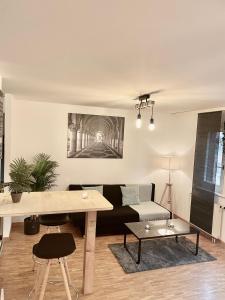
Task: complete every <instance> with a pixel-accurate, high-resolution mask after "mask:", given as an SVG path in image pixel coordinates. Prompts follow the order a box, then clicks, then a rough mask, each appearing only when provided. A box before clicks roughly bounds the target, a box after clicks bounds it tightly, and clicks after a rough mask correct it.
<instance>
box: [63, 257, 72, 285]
mask: <svg viewBox="0 0 225 300" xmlns="http://www.w3.org/2000/svg"><path fill="white" fill-rule="evenodd" d="M63 261H64V266H65V270H66V276H67V279H68V283H69V285H71V277H70V272H69V268H68V264H67V258H66V257H64V258H63Z"/></svg>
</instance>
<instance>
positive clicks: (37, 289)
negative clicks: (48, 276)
mask: <svg viewBox="0 0 225 300" xmlns="http://www.w3.org/2000/svg"><path fill="white" fill-rule="evenodd" d="M45 267H46V265H40V264H37V274H36V279H35V283H34V299H35V300H36V299H38V294H39V292H40V287H41V280H42V278H43V275H44V271H45Z"/></svg>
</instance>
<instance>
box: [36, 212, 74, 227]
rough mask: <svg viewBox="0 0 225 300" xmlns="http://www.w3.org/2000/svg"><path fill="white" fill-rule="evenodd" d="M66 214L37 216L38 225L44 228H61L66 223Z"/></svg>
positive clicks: (67, 218)
mask: <svg viewBox="0 0 225 300" xmlns="http://www.w3.org/2000/svg"><path fill="white" fill-rule="evenodd" d="M68 221H69V217H68V214H49V215H41V216H39V223H40V224H41V225H44V226H61V225H64V224H66V223H68Z"/></svg>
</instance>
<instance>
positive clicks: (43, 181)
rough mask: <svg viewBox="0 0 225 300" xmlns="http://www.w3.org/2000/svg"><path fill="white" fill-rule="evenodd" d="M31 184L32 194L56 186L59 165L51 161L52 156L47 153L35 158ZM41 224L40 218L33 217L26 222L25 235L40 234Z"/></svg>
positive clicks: (26, 219)
mask: <svg viewBox="0 0 225 300" xmlns="http://www.w3.org/2000/svg"><path fill="white" fill-rule="evenodd" d="M32 166H33V168H32V176H33V178H34V180H33V182H32V183H31V186H30V187H31V191H32V192H43V191H46V190H49V189H51V188H52V187H53V186H54V185H55V181H56V178H57V175H58V174H56V168H57V167H58V163H57V162H56V161H54V160H51V156H50V155H48V154H45V153H39V154H37V155H36V156H35V157H34V158H33V164H32ZM39 230H40V224H39V219H38V216H35V215H33V216H31V217H28V218H25V220H24V234H28V235H32V234H36V233H38V232H39Z"/></svg>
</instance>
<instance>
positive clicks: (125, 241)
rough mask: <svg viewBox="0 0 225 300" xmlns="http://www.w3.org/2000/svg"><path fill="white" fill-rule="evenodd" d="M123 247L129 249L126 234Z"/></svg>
mask: <svg viewBox="0 0 225 300" xmlns="http://www.w3.org/2000/svg"><path fill="white" fill-rule="evenodd" d="M123 246H124V248H127V234H126V233H124V239H123Z"/></svg>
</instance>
